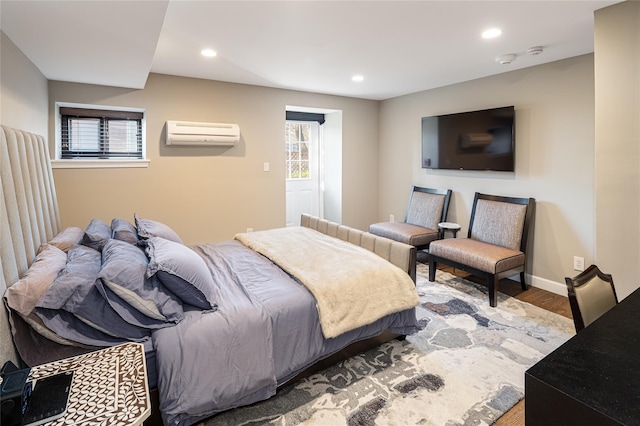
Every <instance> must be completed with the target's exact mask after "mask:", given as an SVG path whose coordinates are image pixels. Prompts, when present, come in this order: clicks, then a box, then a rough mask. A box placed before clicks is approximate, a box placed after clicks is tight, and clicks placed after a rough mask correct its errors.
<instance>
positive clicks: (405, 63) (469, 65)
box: [0, 0, 618, 100]
mask: <svg viewBox="0 0 640 426" xmlns="http://www.w3.org/2000/svg"><path fill="white" fill-rule="evenodd" d="M614 3H618V1H599V0H598V1H596V0H582V1H564V0H562V1H561V0H557V1H541V0H535V1H483V0H474V1H451V0H450V1H396V0H393V1H268V0H262V1H204V0H202V1H187V0H168V1H167V0H147V1H116V0H106V1H97V0H96V1H90V0H86V1H57V0H46V1H29V0H20V1H15V0H1V1H0V18H1V19H0V29H2V31H3V32H4V33H5V34H6V35H7V36H8V37H9V38H10V39H11V40H12V41H13V42H14V43H15V44H16V46H18V48H19V49H20V50H21V51H22V52H23V53H24V54H25V55H26V56H27V57H28V58H29V59H30V60H31V61H32V62H33V63H34V64H35V65H36V66H37V67H38V68H39V69H40V71H41V72H42V73H43V75H44V76H45V77H46V78H47V79H49V80H61V81H71V82H80V83H90V84H100V85H108V86H117V87H127V88H136V89H140V88H143V87H144V85H145V82H146V79H147V76H148V74H149V72H154V73H161V74H172V75H179V76H186V77H196V78H204V79H212V80H220V81H229V82H236V83H246V84H254V85H260V86H269V87H278V88H287V89H295V90H304V91H311V92H319V93H328V94H335V95H344V96H352V97H358V98H366V99H376V100H381V99H387V98H391V97H395V96H399V95H404V94H407V93H413V92H418V91H421V90H426V89H431V88H435V87H440V86H445V85H449V84H454V83H459V82H461V81H467V80H472V79H476V78H480V77H485V76H488V75H493V74H498V73H502V72H506V71H511V70H515V69H519V68H524V67H529V66H533V65H538V64H542V63H545V62H551V61H556V60H560V59H564V58H568V57H572V56H578V55H582V54H586V53H590V52H593V12H594V10H597V9H600V8H602V7H606V6H609V5H611V4H614ZM493 26H496V27H500V28H501V29H502V31H503V34H502V36H500V37H499V38H497V39H493V40H484V39H482V38H481V37H480V34H481V32H482V31H484V30H485V29H487V28H489V27H493ZM533 46H542V47H543V48H544V52H543V53H542V54H540V55H535V56H532V55H527V54H526V51H527V49H528V48H530V47H533ZM204 48H211V49H214V50H216V51H217V53H218V55H217V57H215V58H205V57H203V56H201V55H200V51H201V50H202V49H204ZM507 53H515V54H517V55H518V56H517V58H516V60H515V61H513V62H512V63H511V64H509V65H501V64H499V63H497V62H496V60H495V59H496V58H497V57H498V56H501V55H503V54H507ZM354 74H361V75H363V76H364V81H362V82H359V83H356V82H353V81H351V77H352V76H353V75H354Z"/></svg>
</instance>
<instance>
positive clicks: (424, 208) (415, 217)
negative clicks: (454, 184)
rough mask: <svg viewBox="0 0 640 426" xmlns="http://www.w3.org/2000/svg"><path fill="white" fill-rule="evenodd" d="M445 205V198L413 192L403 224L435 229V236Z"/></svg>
mask: <svg viewBox="0 0 640 426" xmlns="http://www.w3.org/2000/svg"><path fill="white" fill-rule="evenodd" d="M444 204H445V196H444V195H442V194H432V193H429V192H420V191H414V192H413V195H412V196H411V200H410V202H409V208H408V209H407V218H406V220H405V222H407V223H410V224H413V225H418V226H422V227H423V228H429V229H432V230H433V229H435V230H436V231H435V232H436V235H437V229H438V223H439V222H442V220H443V219H442V216H443V215H442V211H443V208H444Z"/></svg>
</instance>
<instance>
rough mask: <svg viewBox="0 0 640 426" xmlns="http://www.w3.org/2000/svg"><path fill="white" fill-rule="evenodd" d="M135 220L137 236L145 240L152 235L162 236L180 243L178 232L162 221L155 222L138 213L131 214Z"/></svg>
mask: <svg viewBox="0 0 640 426" xmlns="http://www.w3.org/2000/svg"><path fill="white" fill-rule="evenodd" d="M133 217H134V219H135V221H136V228H138V236H139V237H140V238H143V239H145V240H147V239H149V238H153V237H160V238H164V239H165V240H169V241H174V242H176V243H180V244H182V239H181V238H180V236H178V234H177V233H176V232H175V231H174V230H173V229H171V228H170V227H169V226H167V225H165V224H164V223H160V222H157V221H155V220H151V219H143V218H141V217H139V216H138V215H136V214H134V215H133Z"/></svg>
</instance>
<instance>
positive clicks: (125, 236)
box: [111, 218, 139, 245]
mask: <svg viewBox="0 0 640 426" xmlns="http://www.w3.org/2000/svg"><path fill="white" fill-rule="evenodd" d="M111 237H112V238H114V239H116V240H121V241H126V242H127V243H130V244H134V245H135V244H138V241H139V240H138V230H137V229H136V227H135V226H133V225H132V224H131V223H129V222H128V221H126V220H124V219H117V218H115V219H113V220H111Z"/></svg>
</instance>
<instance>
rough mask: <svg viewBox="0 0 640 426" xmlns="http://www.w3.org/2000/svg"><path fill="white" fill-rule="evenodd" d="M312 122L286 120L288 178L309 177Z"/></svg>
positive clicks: (286, 171) (286, 165)
mask: <svg viewBox="0 0 640 426" xmlns="http://www.w3.org/2000/svg"><path fill="white" fill-rule="evenodd" d="M310 133H311V124H310V123H297V122H291V121H287V122H286V128H285V167H286V170H285V176H286V178H287V179H309V161H310V159H309V137H310Z"/></svg>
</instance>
